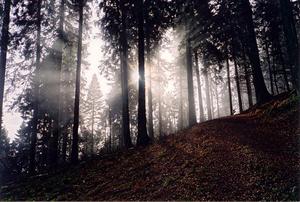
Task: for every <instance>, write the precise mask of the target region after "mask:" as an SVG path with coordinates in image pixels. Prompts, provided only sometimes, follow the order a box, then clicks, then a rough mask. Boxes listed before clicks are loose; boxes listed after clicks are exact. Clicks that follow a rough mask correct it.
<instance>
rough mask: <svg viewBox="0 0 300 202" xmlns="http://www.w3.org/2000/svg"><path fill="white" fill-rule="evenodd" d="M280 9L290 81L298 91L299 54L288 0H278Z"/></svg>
mask: <svg viewBox="0 0 300 202" xmlns="http://www.w3.org/2000/svg"><path fill="white" fill-rule="evenodd" d="M280 10H281V17H282V22H283V31H284V36H285V40H286V45H287V52H288V56H289V63H290V66H291V67H292V82H293V85H294V88H295V89H296V90H297V92H298V93H300V81H299V76H300V75H299V73H300V70H299V69H300V66H299V65H300V64H299V60H300V59H299V58H298V57H299V55H300V53H299V42H298V37H297V30H296V26H295V20H294V17H293V11H292V5H291V2H290V0H280Z"/></svg>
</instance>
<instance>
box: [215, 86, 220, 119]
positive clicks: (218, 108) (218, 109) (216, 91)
mask: <svg viewBox="0 0 300 202" xmlns="http://www.w3.org/2000/svg"><path fill="white" fill-rule="evenodd" d="M215 87H216V88H215V94H216V99H217V113H218V117H217V118H220V106H219V94H218V85H217V84H216V85H215Z"/></svg>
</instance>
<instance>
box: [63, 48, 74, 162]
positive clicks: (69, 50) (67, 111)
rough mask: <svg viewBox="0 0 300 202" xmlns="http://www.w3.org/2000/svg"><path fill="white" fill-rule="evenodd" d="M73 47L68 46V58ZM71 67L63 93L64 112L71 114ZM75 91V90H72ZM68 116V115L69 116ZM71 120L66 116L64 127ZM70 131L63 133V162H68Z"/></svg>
mask: <svg viewBox="0 0 300 202" xmlns="http://www.w3.org/2000/svg"><path fill="white" fill-rule="evenodd" d="M72 47H73V45H69V46H68V55H67V57H68V58H71V57H72ZM70 69H71V67H68V68H67V72H66V73H65V81H66V82H68V85H66V86H65V87H66V88H67V90H66V93H65V94H64V95H63V96H64V100H65V101H64V105H63V113H64V114H69V113H71V111H70V110H68V104H69V103H68V99H70V98H69V95H70V94H69V93H70V89H71V87H70V84H71V83H73V79H72V76H71V72H70ZM72 92H73V91H72ZM67 117H68V116H67ZM70 122H71V120H70V119H69V117H68V118H67V119H66V118H64V127H65V128H66V126H69V125H71V123H70ZM68 132H69V131H67V130H66V129H65V130H64V133H63V134H62V135H63V139H62V159H63V162H66V157H67V145H68V141H69V137H68V136H69V133H68Z"/></svg>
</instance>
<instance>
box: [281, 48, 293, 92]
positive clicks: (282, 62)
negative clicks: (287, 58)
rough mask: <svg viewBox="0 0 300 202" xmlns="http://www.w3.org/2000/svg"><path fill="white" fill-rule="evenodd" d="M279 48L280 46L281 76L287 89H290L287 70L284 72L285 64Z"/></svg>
mask: <svg viewBox="0 0 300 202" xmlns="http://www.w3.org/2000/svg"><path fill="white" fill-rule="evenodd" d="M279 48H280V52H279V57H280V61H281V65H282V74H283V78H284V81H285V85H286V89H287V91H290V90H291V89H290V84H289V80H288V76H287V72H286V65H285V62H284V59H283V55H282V51H281V47H279Z"/></svg>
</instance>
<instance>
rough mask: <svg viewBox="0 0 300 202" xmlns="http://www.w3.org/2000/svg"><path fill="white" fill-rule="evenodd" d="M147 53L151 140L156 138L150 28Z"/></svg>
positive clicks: (147, 36)
mask: <svg viewBox="0 0 300 202" xmlns="http://www.w3.org/2000/svg"><path fill="white" fill-rule="evenodd" d="M146 54H147V65H148V72H149V87H148V116H149V117H148V129H149V137H150V138H151V140H154V133H153V107H152V105H153V103H152V78H151V75H152V70H151V65H152V63H151V52H150V36H149V30H148V31H147V32H146Z"/></svg>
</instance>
